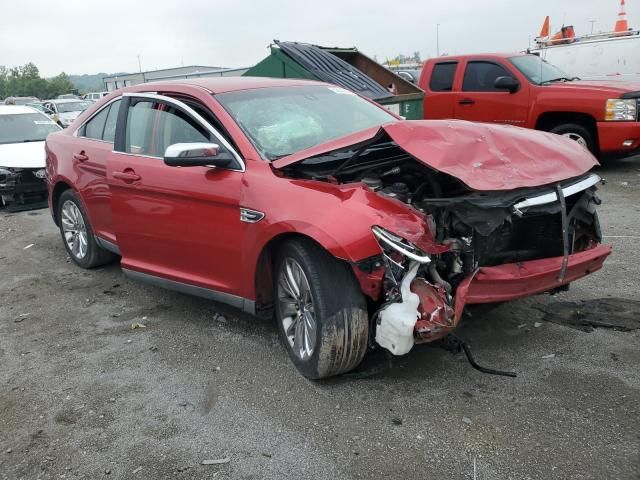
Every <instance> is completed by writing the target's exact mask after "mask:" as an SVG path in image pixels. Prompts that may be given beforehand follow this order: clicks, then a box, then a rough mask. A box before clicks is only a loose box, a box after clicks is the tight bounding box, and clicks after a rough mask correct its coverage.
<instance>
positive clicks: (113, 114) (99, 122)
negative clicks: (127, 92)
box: [79, 100, 120, 143]
mask: <svg viewBox="0 0 640 480" xmlns="http://www.w3.org/2000/svg"><path fill="white" fill-rule="evenodd" d="M119 110H120V100H116V101H115V102H113V103H111V104H110V105H107V106H106V107H104V108H103V109H102V110H100V111H99V112H98V113H97V114H96V115H95V116H94V117H93V118H92V119H91V120H89V121H88V122H87V123H85V124H84V125H83V126H82V128H81V129H80V131H79V135H80V136H81V137H85V138H93V139H95V140H104V141H105V142H111V143H113V141H114V137H115V134H116V122H117V120H118V111H119Z"/></svg>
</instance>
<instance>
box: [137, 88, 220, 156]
mask: <svg viewBox="0 0 640 480" xmlns="http://www.w3.org/2000/svg"><path fill="white" fill-rule="evenodd" d="M127 115H128V117H127V132H126V142H125V151H126V152H128V153H134V154H137V155H146V156H151V157H163V156H164V152H165V150H166V149H167V147H168V146H169V145H173V144H175V143H199V142H209V141H210V140H211V135H210V134H209V132H208V131H207V130H205V128H204V127H203V126H202V125H200V124H199V123H198V122H196V121H195V120H193V119H192V118H191V117H190V116H189V115H187V114H186V113H184V112H183V111H182V110H179V109H176V108H174V107H173V106H171V105H166V104H164V103H160V102H154V101H148V100H145V101H139V102H136V103H135V104H134V105H133V106H131V107H130V108H129V111H128V112H127Z"/></svg>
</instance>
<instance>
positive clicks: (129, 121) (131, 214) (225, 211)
mask: <svg viewBox="0 0 640 480" xmlns="http://www.w3.org/2000/svg"><path fill="white" fill-rule="evenodd" d="M124 98H125V99H126V101H125V103H124V104H123V111H122V112H121V114H120V117H119V118H118V130H117V133H116V145H115V150H114V152H113V153H112V154H111V156H110V157H109V161H108V165H107V181H108V183H109V187H110V189H111V196H112V197H111V204H112V210H113V219H114V224H115V230H116V241H117V244H118V247H119V248H120V252H121V254H122V266H123V268H126V269H130V270H133V271H136V272H139V273H145V274H150V275H153V276H158V277H162V278H164V279H167V280H172V281H175V282H180V283H185V284H188V285H193V286H198V287H204V288H207V289H213V290H216V291H220V292H225V293H231V294H234V293H236V292H237V291H239V287H240V285H241V268H240V249H241V245H242V241H241V231H242V228H241V225H240V195H241V190H242V183H241V182H242V175H243V173H242V170H243V164H242V161H241V159H240V158H239V157H238V156H237V154H236V153H235V152H234V155H236V157H237V160H238V162H237V163H236V164H235V165H234V166H233V167H230V168H229V169H221V168H212V167H182V168H179V167H170V166H167V165H166V164H165V163H164V161H163V155H164V151H165V150H166V148H167V147H168V146H169V145H173V144H176V143H194V142H211V143H217V144H221V143H222V142H224V140H221V137H218V136H219V135H220V134H219V133H218V132H216V131H215V130H214V129H213V128H212V127H211V126H210V125H209V124H208V123H207V122H206V121H203V119H202V117H199V116H198V115H197V114H196V113H195V112H194V111H193V110H192V109H191V108H190V107H188V106H186V105H185V104H183V103H181V102H179V101H176V100H174V99H172V98H169V97H164V96H160V95H154V94H133V95H127V96H125V97H124ZM227 146H228V144H227ZM221 147H222V148H226V147H224V146H223V145H221ZM229 148H231V147H229Z"/></svg>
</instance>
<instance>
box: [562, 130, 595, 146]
mask: <svg viewBox="0 0 640 480" xmlns="http://www.w3.org/2000/svg"><path fill="white" fill-rule="evenodd" d="M562 136H563V137H567V138H568V139H570V140H573V141H574V142H576V143H578V144H579V145H582V146H583V147H584V148H589V145H587V141H586V140H585V138H584V137H583V136H582V135H579V134H577V133H575V132H567V133H563V134H562Z"/></svg>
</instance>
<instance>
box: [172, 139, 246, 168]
mask: <svg viewBox="0 0 640 480" xmlns="http://www.w3.org/2000/svg"><path fill="white" fill-rule="evenodd" d="M233 160H234V159H233V156H232V155H231V154H230V153H228V152H221V151H220V146H219V145H218V144H216V143H174V144H173V145H169V146H168V147H167V150H166V151H165V152H164V163H165V164H166V165H169V166H170V167H227V166H229V165H230V164H231V163H232V162H233Z"/></svg>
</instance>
